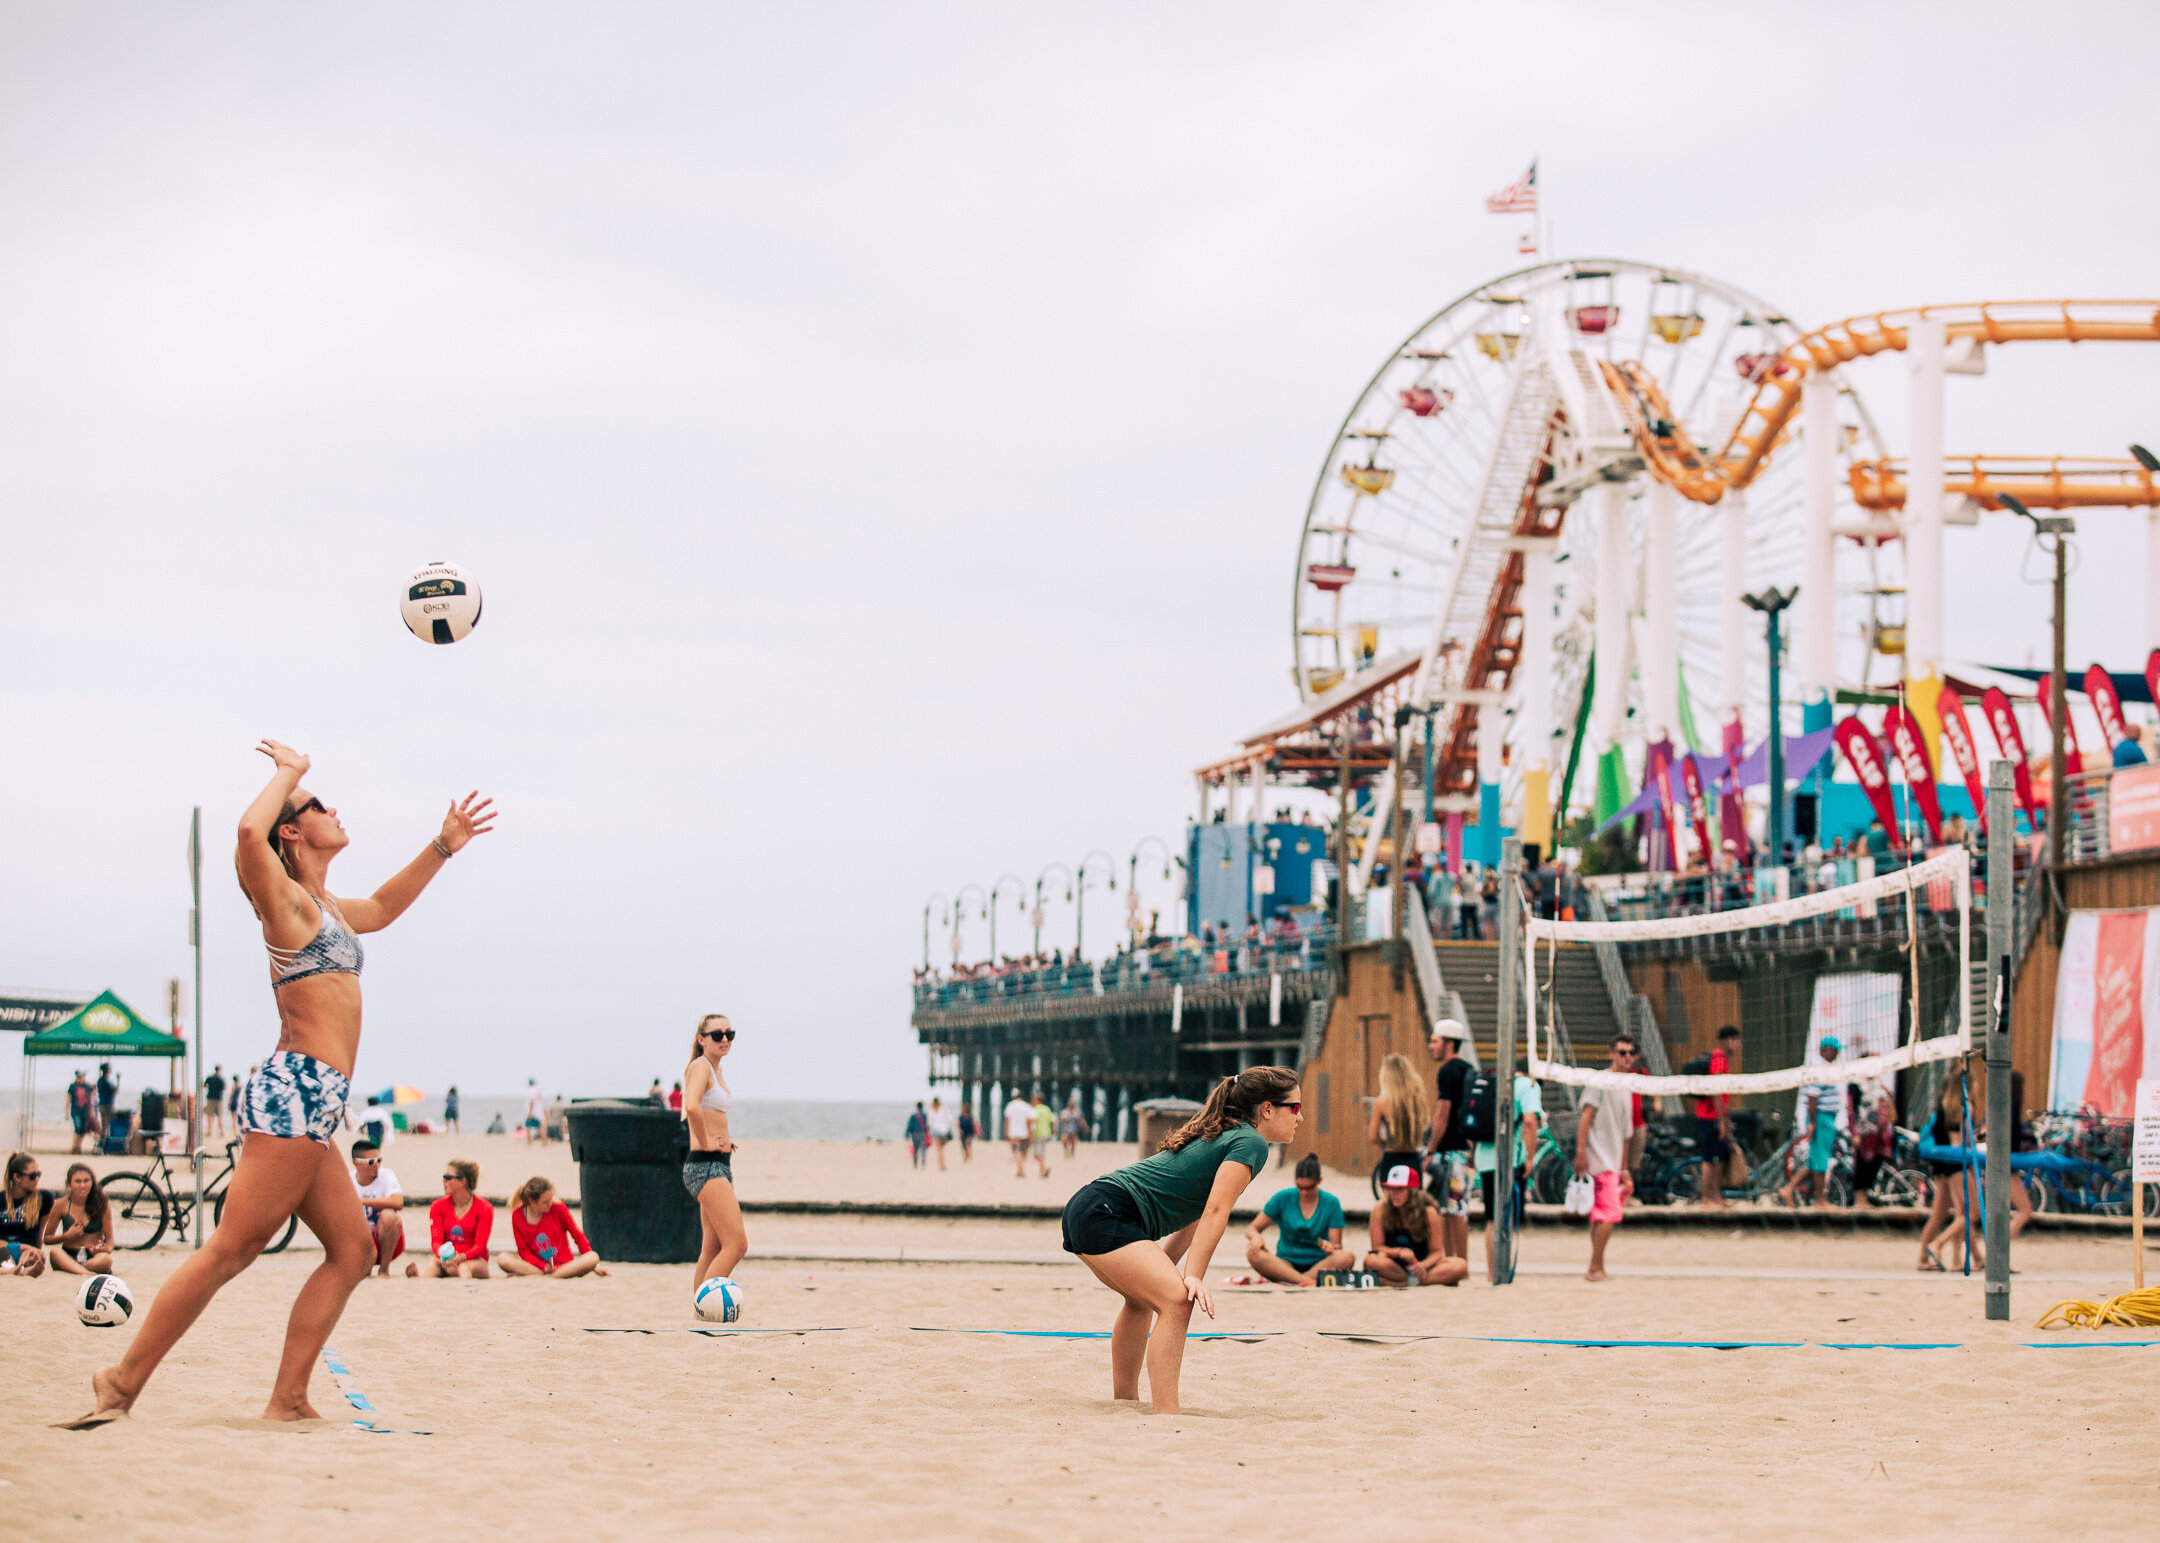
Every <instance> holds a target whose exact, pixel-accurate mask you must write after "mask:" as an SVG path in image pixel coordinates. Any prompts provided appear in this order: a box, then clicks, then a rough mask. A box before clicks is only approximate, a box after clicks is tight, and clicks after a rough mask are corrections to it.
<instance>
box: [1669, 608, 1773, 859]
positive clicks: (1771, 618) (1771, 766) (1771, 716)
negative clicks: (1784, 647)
mask: <svg viewBox="0 0 2160 1543" xmlns="http://www.w3.org/2000/svg"><path fill="white" fill-rule="evenodd" d="M1779 614H1780V613H1779V612H1778V611H1776V610H1772V611H1771V612H1770V638H1769V640H1770V809H1769V815H1770V818H1769V829H1768V830H1767V831H1766V832H1765V834H1766V835H1767V836H1768V837H1769V841H1770V866H1771V867H1773V868H1776V867H1781V866H1782V865H1783V864H1784V862H1785V724H1784V714H1783V713H1782V712H1781V711H1780V710H1779V709H1780V707H1781V705H1782V704H1781V703H1780V700H1779V698H1780V696H1781V694H1782V692H1783V689H1784V688H1783V685H1782V683H1781V682H1780V681H1779V679H1778V649H1779V645H1780V643H1781V641H1782V640H1781V639H1780V638H1779V636H1778V616H1779ZM1673 850H1674V851H1676V852H1677V851H1678V850H1679V843H1678V842H1677V841H1676V842H1675V843H1674V846H1673ZM1676 866H1677V865H1676Z"/></svg>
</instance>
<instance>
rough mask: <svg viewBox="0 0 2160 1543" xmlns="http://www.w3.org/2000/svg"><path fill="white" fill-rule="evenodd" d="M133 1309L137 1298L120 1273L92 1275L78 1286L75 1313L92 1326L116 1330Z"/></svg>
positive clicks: (126, 1319) (125, 1320)
mask: <svg viewBox="0 0 2160 1543" xmlns="http://www.w3.org/2000/svg"><path fill="white" fill-rule="evenodd" d="M134 1311H135V1298H134V1296H133V1295H132V1294H131V1293H130V1292H129V1291H128V1288H127V1282H126V1281H124V1280H122V1279H121V1278H120V1277H119V1276H117V1275H93V1276H91V1277H90V1278H89V1279H88V1280H86V1281H84V1282H83V1283H82V1284H81V1285H80V1286H78V1287H77V1288H76V1289H75V1316H76V1317H78V1318H80V1319H81V1320H82V1321H83V1322H84V1323H87V1324H88V1325H90V1327H91V1328H93V1329H117V1328H119V1327H120V1325H121V1324H123V1323H126V1322H127V1321H128V1318H129V1316H130V1315H131V1314H132V1313H133V1312H134Z"/></svg>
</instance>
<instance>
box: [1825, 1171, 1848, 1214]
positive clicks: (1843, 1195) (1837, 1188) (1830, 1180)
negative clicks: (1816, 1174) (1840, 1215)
mask: <svg viewBox="0 0 2160 1543" xmlns="http://www.w3.org/2000/svg"><path fill="white" fill-rule="evenodd" d="M1823 1192H1824V1194H1825V1195H1827V1196H1828V1198H1829V1201H1830V1203H1831V1204H1832V1205H1834V1206H1836V1207H1838V1208H1839V1209H1840V1210H1850V1209H1851V1208H1852V1173H1851V1171H1850V1170H1847V1169H1840V1168H1833V1169H1831V1170H1830V1171H1829V1172H1828V1173H1826V1174H1824V1175H1823Z"/></svg>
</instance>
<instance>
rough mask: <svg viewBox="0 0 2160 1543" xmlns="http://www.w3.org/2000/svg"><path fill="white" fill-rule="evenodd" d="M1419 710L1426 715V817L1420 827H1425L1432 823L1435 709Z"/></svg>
mask: <svg viewBox="0 0 2160 1543" xmlns="http://www.w3.org/2000/svg"><path fill="white" fill-rule="evenodd" d="M1419 711H1420V712H1421V713H1422V714H1423V716H1424V719H1425V818H1424V820H1423V821H1422V822H1421V823H1420V828H1422V827H1423V826H1425V825H1430V824H1432V801H1433V785H1432V736H1433V710H1432V709H1431V708H1430V707H1426V708H1421V709H1419Z"/></svg>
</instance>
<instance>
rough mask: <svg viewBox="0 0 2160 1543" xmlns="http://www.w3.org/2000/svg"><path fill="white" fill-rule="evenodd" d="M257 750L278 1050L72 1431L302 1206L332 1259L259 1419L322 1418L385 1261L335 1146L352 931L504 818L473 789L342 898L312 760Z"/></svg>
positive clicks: (254, 858) (341, 837)
mask: <svg viewBox="0 0 2160 1543" xmlns="http://www.w3.org/2000/svg"><path fill="white" fill-rule="evenodd" d="M257 748H258V749H259V750H261V751H262V753H263V754H264V755H267V756H268V757H270V759H271V760H272V761H273V762H275V763H276V765H277V772H276V774H275V775H273V776H272V777H271V779H270V782H269V785H268V786H266V787H265V788H264V789H263V790H262V791H261V792H260V793H258V794H256V795H255V801H254V802H253V803H251V804H249V805H248V807H247V812H246V813H245V814H243V815H241V816H240V841H239V847H238V850H237V853H236V855H235V857H234V864H235V866H236V867H237V868H238V870H239V876H240V888H241V889H242V890H243V891H244V892H245V893H246V895H247V897H248V904H249V905H251V906H253V907H254V908H255V914H256V915H257V916H258V917H260V918H261V919H262V929H263V944H264V947H265V948H267V949H268V950H269V954H270V985H271V990H272V992H273V993H274V994H275V996H276V998H277V1006H278V1044H277V1052H276V1053H275V1054H274V1055H272V1056H271V1057H270V1058H269V1059H268V1060H266V1061H264V1062H263V1063H262V1065H261V1067H260V1068H259V1069H258V1070H257V1071H256V1072H254V1073H253V1074H252V1075H251V1076H250V1077H249V1078H248V1080H247V1085H246V1089H245V1091H244V1092H243V1093H242V1094H241V1098H240V1111H239V1127H240V1133H241V1147H240V1161H239V1165H238V1166H237V1167H236V1168H235V1169H234V1170H233V1176H232V1182H231V1183H230V1185H229V1186H228V1187H227V1189H226V1201H225V1209H224V1214H223V1215H222V1216H221V1217H220V1218H219V1220H218V1225H217V1231H215V1232H214V1233H212V1234H211V1235H210V1240H209V1242H207V1243H206V1244H204V1245H203V1247H202V1249H201V1250H200V1251H199V1252H197V1253H194V1254H191V1255H190V1256H189V1257H188V1258H187V1260H186V1261H185V1262H184V1263H182V1264H181V1266H180V1267H179V1268H178V1269H177V1270H175V1271H173V1273H172V1276H171V1278H169V1279H168V1280H167V1281H166V1282H165V1284H164V1286H163V1287H162V1288H160V1290H159V1291H158V1294H157V1296H156V1297H155V1298H153V1299H152V1301H151V1303H150V1308H149V1311H148V1312H146V1313H145V1314H144V1315H143V1317H142V1319H141V1325H140V1327H139V1328H137V1330H136V1331H135V1337H134V1339H133V1340H132V1341H130V1342H129V1344H128V1348H127V1352H126V1354H124V1355H123V1356H122V1357H121V1358H120V1364H119V1365H117V1366H108V1367H106V1368H105V1369H104V1370H102V1371H100V1372H97V1373H96V1374H95V1375H93V1376H92V1377H91V1379H90V1381H91V1386H92V1387H93V1388H94V1389H95V1390H96V1393H97V1406H96V1408H94V1409H93V1410H92V1411H91V1412H90V1413H89V1414H88V1415H85V1416H84V1417H83V1418H82V1419H81V1420H78V1421H76V1422H75V1423H76V1424H77V1425H78V1426H81V1425H93V1424H101V1423H103V1422H104V1421H106V1420H109V1419H114V1418H116V1417H118V1416H119V1415H121V1414H124V1413H126V1412H127V1410H128V1409H129V1408H130V1407H131V1406H132V1405H133V1404H134V1402H135V1399H136V1396H137V1395H138V1394H140V1393H141V1392H142V1389H143V1384H144V1383H146V1382H148V1381H149V1380H150V1374H151V1373H152V1372H154V1371H155V1370H157V1365H158V1363H159V1362H160V1361H162V1360H163V1359H164V1358H165V1354H166V1352H167V1351H169V1350H171V1349H172V1347H173V1346H174V1345H175V1344H177V1343H178V1342H179V1340H180V1336H181V1335H183V1334H185V1333H186V1332H187V1331H188V1327H189V1326H190V1325H191V1324H193V1323H194V1322H195V1320H196V1318H197V1317H199V1316H200V1315H201V1314H202V1310H203V1309H204V1308H206V1307H208V1306H209V1305H210V1299H211V1298H212V1297H213V1296H215V1295H217V1292H218V1288H219V1287H221V1286H223V1285H224V1284H225V1283H226V1282H227V1281H229V1280H231V1279H232V1278H233V1277H234V1276H235V1275H238V1274H239V1273H240V1272H241V1271H242V1270H244V1269H246V1268H247V1267H248V1266H249V1265H250V1264H252V1263H253V1262H254V1260H255V1256H256V1255H257V1254H259V1253H261V1252H262V1249H263V1245H264V1244H265V1243H267V1242H268V1241H269V1240H270V1238H271V1237H272V1236H273V1235H274V1234H275V1233H277V1232H278V1231H279V1230H281V1229H282V1228H283V1227H284V1226H285V1222H286V1218H288V1217H290V1216H293V1215H296V1214H297V1215H298V1216H299V1218H300V1220H301V1221H303V1222H305V1223H306V1224H307V1228H308V1230H309V1231H310V1232H312V1233H314V1234H315V1236H316V1237H317V1238H319V1239H321V1240H322V1245H323V1262H322V1263H321V1264H320V1265H318V1266H317V1267H316V1269H315V1271H314V1273H313V1274H311V1275H309V1276H308V1278H307V1283H306V1284H305V1285H303V1286H302V1287H301V1288H300V1295H299V1297H298V1299H297V1300H296V1301H294V1303H293V1309H292V1316H291V1318H290V1319H289V1320H288V1321H287V1323H286V1325H285V1351H284V1355H283V1356H282V1358H281V1359H280V1360H279V1362H278V1373H277V1381H276V1382H275V1383H274V1384H273V1385H272V1387H271V1390H270V1402H269V1404H268V1406H267V1407H266V1408H264V1410H263V1418H264V1419H266V1420H313V1419H319V1418H321V1416H319V1415H318V1414H317V1413H316V1412H315V1407H314V1405H312V1404H311V1403H309V1402H308V1377H309V1375H310V1374H311V1373H312V1372H313V1371H314V1369H315V1362H316V1359H317V1358H318V1357H319V1356H320V1355H321V1353H322V1347H323V1344H324V1342H325V1341H327V1340H328V1339H329V1337H330V1331H331V1329H333V1328H334V1327H336V1325H337V1321H338V1315H339V1314H340V1313H342V1312H343V1311H344V1310H345V1301H346V1298H348V1297H349V1296H351V1295H352V1290H353V1287H354V1286H356V1285H358V1284H359V1283H360V1281H361V1280H362V1279H364V1278H365V1277H366V1275H367V1273H368V1270H369V1267H370V1266H371V1265H372V1263H373V1261H374V1257H375V1243H374V1240H373V1238H372V1237H371V1236H370V1235H369V1233H368V1225H367V1214H366V1212H365V1211H363V1210H362V1209H361V1206H360V1197H359V1194H358V1192H357V1191H356V1190H355V1189H354V1188H353V1181H352V1175H351V1174H350V1173H348V1172H347V1171H346V1168H345V1162H344V1159H343V1158H341V1157H340V1156H339V1155H338V1154H337V1153H336V1152H335V1151H333V1150H332V1149H331V1146H330V1141H331V1138H332V1137H333V1136H334V1135H336V1133H337V1130H338V1127H339V1124H340V1121H341V1119H342V1117H343V1114H344V1109H345V1100H346V1096H347V1094H349V1093H350V1092H351V1090H352V1073H353V1063H354V1061H355V1059H356V1058H357V1057H358V1055H359V1053H360V965H361V954H360V939H359V936H358V935H359V934H360V933H363V932H380V931H381V930H382V929H383V928H385V927H387V926H389V925H390V924H391V923H392V922H394V921H396V920H397V919H398V917H400V916H401V915H403V914H404V913H405V911H406V909H407V908H408V907H410V906H411V905H412V903H413V902H414V901H415V900H417V899H419V898H420V891H422V890H423V889H425V888H427V885H428V881H429V880H430V879H432V878H434V877H435V875H436V874H438V873H440V872H441V871H442V866H443V864H444V863H446V862H448V861H449V860H450V859H451V858H452V857H453V856H455V855H456V854H457V853H458V852H459V851H460V850H461V849H462V848H463V847H464V846H465V844H466V843H467V842H469V841H471V840H472V838H473V837H475V836H477V835H479V834H481V833H482V832H484V831H485V830H487V829H488V826H489V824H490V822H492V821H493V820H494V818H495V816H494V814H493V813H492V812H491V811H490V810H489V805H490V803H492V802H493V801H492V800H490V799H484V798H482V797H480V795H479V794H478V793H470V794H467V795H466V796H465V798H464V799H462V800H453V801H452V803H451V805H450V812H449V813H448V814H447V815H445V816H444V817H443V823H442V832H441V834H440V835H438V836H437V837H435V839H434V840H432V841H430V842H429V843H428V844H427V845H426V846H425V847H423V848H422V849H421V851H420V855H419V856H417V857H415V858H414V859H413V860H412V861H411V862H409V863H407V864H406V865H405V866H404V868H403V869H401V870H400V871H399V872H398V873H396V874H395V875H393V876H392V877H391V878H390V880H389V881H388V882H386V883H385V884H384V885H383V886H382V887H381V888H380V889H378V890H376V891H375V893H374V894H372V895H370V896H368V897H367V898H365V899H355V900H339V899H337V898H336V897H335V896H333V895H332V894H331V893H330V891H329V889H328V887H327V883H328V878H329V871H330V860H331V859H332V858H333V857H335V856H337V854H338V853H339V852H341V851H342V850H344V848H345V845H346V843H347V842H348V841H349V840H350V839H351V838H350V837H348V836H347V835H346V834H345V827H344V826H343V825H342V824H340V823H339V821H338V817H337V811H336V810H335V809H330V808H326V807H325V806H324V804H323V801H322V800H321V799H319V798H316V797H314V796H313V795H311V794H309V793H308V792H307V791H306V790H305V789H303V788H302V787H301V786H300V779H301V778H302V777H303V776H305V775H306V774H307V770H308V758H307V757H306V756H304V755H302V754H300V753H299V752H298V751H297V750H292V749H288V748H287V747H286V746H284V745H281V744H279V743H278V742H277V741H276V740H274V739H266V740H264V741H263V742H262V743H261V745H259V746H257Z"/></svg>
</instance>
